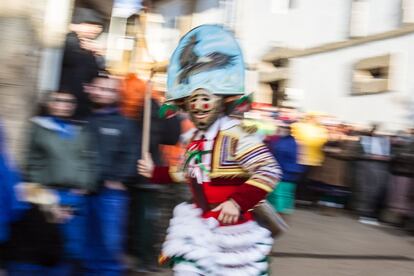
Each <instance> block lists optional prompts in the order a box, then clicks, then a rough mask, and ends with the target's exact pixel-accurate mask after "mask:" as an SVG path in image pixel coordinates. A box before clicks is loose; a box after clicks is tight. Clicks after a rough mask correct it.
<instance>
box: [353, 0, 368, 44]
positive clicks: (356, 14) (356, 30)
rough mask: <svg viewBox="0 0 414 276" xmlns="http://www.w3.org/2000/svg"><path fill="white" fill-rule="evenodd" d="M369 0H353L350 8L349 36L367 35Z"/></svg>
mask: <svg viewBox="0 0 414 276" xmlns="http://www.w3.org/2000/svg"><path fill="white" fill-rule="evenodd" d="M369 6H370V3H369V0H354V1H352V8H351V22H350V36H351V37H361V36H366V35H367V34H368V25H369Z"/></svg>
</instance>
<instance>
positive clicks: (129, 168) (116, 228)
mask: <svg viewBox="0 0 414 276" xmlns="http://www.w3.org/2000/svg"><path fill="white" fill-rule="evenodd" d="M86 89H87V91H88V93H89V96H90V99H91V102H92V104H93V105H92V106H93V114H92V116H91V117H90V119H89V124H90V129H91V132H92V133H93V137H94V141H95V146H96V150H97V152H98V168H99V169H98V172H99V173H98V185H99V187H98V190H97V193H96V194H94V195H92V196H91V198H90V202H89V223H90V226H89V232H88V242H89V244H88V250H87V255H88V262H87V266H86V270H87V273H89V274H88V275H123V273H124V270H125V268H124V267H123V262H122V257H123V256H124V245H125V243H124V242H125V237H126V227H125V226H126V225H125V224H126V220H127V208H128V193H127V189H126V186H125V184H126V183H127V182H128V181H129V179H130V178H132V177H134V176H135V175H136V162H137V160H138V158H140V138H141V134H140V130H139V128H138V127H137V124H136V122H134V121H132V120H129V119H126V118H125V117H123V116H122V115H120V113H119V108H118V100H119V81H118V80H116V79H114V78H112V77H110V76H108V75H106V74H101V75H100V76H98V77H97V78H95V79H94V80H93V82H92V83H90V84H88V85H87V87H86Z"/></svg>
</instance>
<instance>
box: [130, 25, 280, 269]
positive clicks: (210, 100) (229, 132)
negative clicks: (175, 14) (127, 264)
mask: <svg viewBox="0 0 414 276" xmlns="http://www.w3.org/2000/svg"><path fill="white" fill-rule="evenodd" d="M167 83H168V91H167V101H169V102H170V103H172V104H175V105H176V106H179V107H180V108H182V109H184V110H185V111H187V112H188V113H189V114H190V118H191V121H192V122H193V123H194V125H195V126H196V129H195V130H194V131H193V134H192V138H191V139H190V141H188V143H187V147H186V149H187V150H186V154H185V156H184V160H183V163H182V165H180V166H179V168H172V167H169V168H168V167H157V166H154V165H153V162H152V160H151V158H150V157H149V156H145V158H143V159H142V160H139V162H138V165H137V167H138V172H139V173H140V174H141V175H143V176H146V177H148V178H151V180H152V181H153V182H154V183H171V182H184V181H186V182H187V183H188V184H189V186H190V189H191V191H192V195H193V203H192V204H189V203H182V204H180V205H178V206H177V207H176V208H175V209H174V217H173V218H172V220H171V223H170V226H169V229H168V232H167V233H168V234H167V237H166V241H165V243H164V246H163V249H162V255H161V257H160V262H161V263H165V262H170V264H171V265H172V266H173V270H174V273H175V275H209V276H210V275H268V264H267V261H266V256H267V254H268V253H269V252H270V250H271V248H272V244H273V239H272V236H271V232H270V231H269V230H267V229H266V228H264V227H262V226H260V225H259V224H258V223H257V222H256V221H255V218H254V216H253V213H252V212H251V209H253V208H254V207H255V206H256V205H257V204H259V202H260V201H262V200H264V199H265V198H266V196H267V194H268V193H269V192H271V191H272V190H273V188H274V186H275V184H276V183H277V181H278V179H279V178H280V170H279V166H278V164H277V162H276V160H275V159H274V157H273V156H272V154H271V153H270V152H269V150H268V149H267V147H266V146H265V145H264V144H263V143H262V142H261V140H260V139H259V138H258V137H257V136H256V135H255V133H254V132H253V131H252V130H251V129H248V128H246V127H243V125H242V124H241V122H240V121H239V120H238V119H236V118H233V117H231V116H229V114H230V113H231V110H232V109H233V108H236V106H238V107H240V106H243V105H245V104H246V98H244V97H243V94H244V63H243V59H242V56H241V50H240V48H239V46H238V44H237V42H236V40H235V39H234V38H233V36H232V35H231V34H230V33H229V32H227V31H226V30H225V29H223V28H222V27H220V26H217V25H202V26H199V27H197V28H195V29H193V30H192V31H190V32H189V33H187V34H186V35H185V36H184V37H183V38H182V39H181V41H180V44H179V46H178V48H177V49H176V50H175V52H174V54H173V55H172V58H171V62H170V66H169V69H168V82H167ZM171 108H172V107H171Z"/></svg>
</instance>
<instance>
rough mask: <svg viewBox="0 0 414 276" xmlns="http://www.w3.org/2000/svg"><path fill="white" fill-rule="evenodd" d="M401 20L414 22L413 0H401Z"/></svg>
mask: <svg viewBox="0 0 414 276" xmlns="http://www.w3.org/2000/svg"><path fill="white" fill-rule="evenodd" d="M402 13H403V15H402V22H403V23H414V0H403V1H402Z"/></svg>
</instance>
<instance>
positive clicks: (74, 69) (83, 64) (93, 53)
mask: <svg viewBox="0 0 414 276" xmlns="http://www.w3.org/2000/svg"><path fill="white" fill-rule="evenodd" d="M102 29H103V20H102V18H101V16H100V15H99V14H98V13H97V12H95V11H94V10H91V9H86V8H78V9H76V10H75V12H74V16H73V19H72V24H71V25H70V31H71V32H70V33H68V34H67V35H66V40H65V46H64V50H63V58H62V71H61V77H60V90H64V91H69V92H71V93H72V94H73V95H74V96H75V97H76V101H77V107H76V110H75V113H74V115H73V116H74V117H75V118H76V119H85V118H86V117H87V116H89V115H90V105H91V103H90V101H89V98H88V95H87V94H86V93H85V91H84V87H83V85H84V84H85V83H89V82H91V81H92V79H93V78H94V77H96V76H97V75H98V72H99V70H100V69H104V62H103V51H102V48H101V47H99V46H98V45H99V44H98V43H97V42H96V39H97V37H98V36H99V35H100V34H101V33H102Z"/></svg>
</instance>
